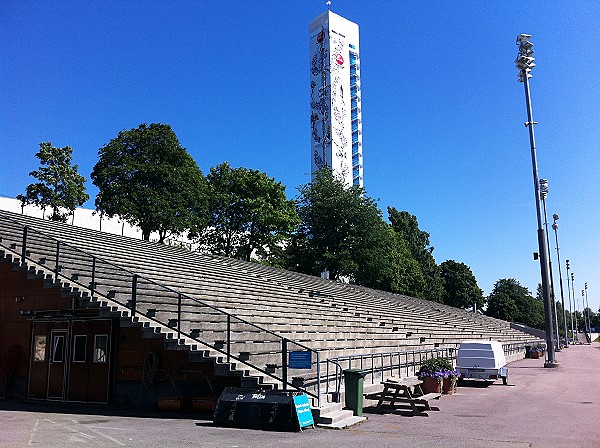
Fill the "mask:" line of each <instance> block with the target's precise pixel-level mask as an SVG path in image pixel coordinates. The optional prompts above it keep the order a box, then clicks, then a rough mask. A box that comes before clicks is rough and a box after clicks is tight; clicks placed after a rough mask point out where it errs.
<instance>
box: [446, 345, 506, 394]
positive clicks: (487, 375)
mask: <svg viewBox="0 0 600 448" xmlns="http://www.w3.org/2000/svg"><path fill="white" fill-rule="evenodd" d="M456 370H457V371H458V373H459V375H460V376H459V378H460V379H473V378H475V379H480V380H494V381H495V380H497V379H498V378H502V384H504V385H506V384H508V367H507V366H506V357H505V356H504V350H503V349H502V344H501V343H500V342H498V341H484V340H470V341H463V342H461V343H460V346H459V347H458V356H457V358H456Z"/></svg>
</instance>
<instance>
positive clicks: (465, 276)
mask: <svg viewBox="0 0 600 448" xmlns="http://www.w3.org/2000/svg"><path fill="white" fill-rule="evenodd" d="M440 269H441V276H442V285H443V287H444V295H443V297H444V303H445V304H446V305H450V306H454V307H456V308H462V309H467V308H471V307H473V305H475V306H476V307H477V309H481V308H483V306H484V305H485V300H484V298H483V291H482V290H481V288H479V286H477V280H476V279H475V276H474V275H473V272H472V271H471V268H469V266H467V265H466V264H464V263H457V262H456V261H454V260H447V261H444V262H443V263H442V264H440Z"/></svg>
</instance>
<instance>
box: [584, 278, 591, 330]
mask: <svg viewBox="0 0 600 448" xmlns="http://www.w3.org/2000/svg"><path fill="white" fill-rule="evenodd" d="M585 304H586V307H585V308H586V310H587V315H588V333H591V332H592V322H591V321H590V302H588V295H587V282H585Z"/></svg>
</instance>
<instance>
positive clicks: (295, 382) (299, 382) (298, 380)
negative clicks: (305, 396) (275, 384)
mask: <svg viewBox="0 0 600 448" xmlns="http://www.w3.org/2000/svg"><path fill="white" fill-rule="evenodd" d="M292 386H294V387H297V388H299V389H301V388H303V387H304V378H302V377H294V378H292Z"/></svg>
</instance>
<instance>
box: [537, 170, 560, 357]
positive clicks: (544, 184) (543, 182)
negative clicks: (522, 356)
mask: <svg viewBox="0 0 600 448" xmlns="http://www.w3.org/2000/svg"><path fill="white" fill-rule="evenodd" d="M540 196H541V198H542V206H543V208H544V230H545V232H546V245H547V249H548V270H549V271H550V298H551V300H552V309H553V311H554V331H555V332H556V333H555V336H556V351H557V352H559V351H560V336H559V334H558V313H557V312H556V294H555V293H554V275H553V274H552V256H551V255H550V254H551V253H552V252H551V251H550V237H549V236H548V213H547V212H546V197H547V196H548V179H540Z"/></svg>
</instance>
